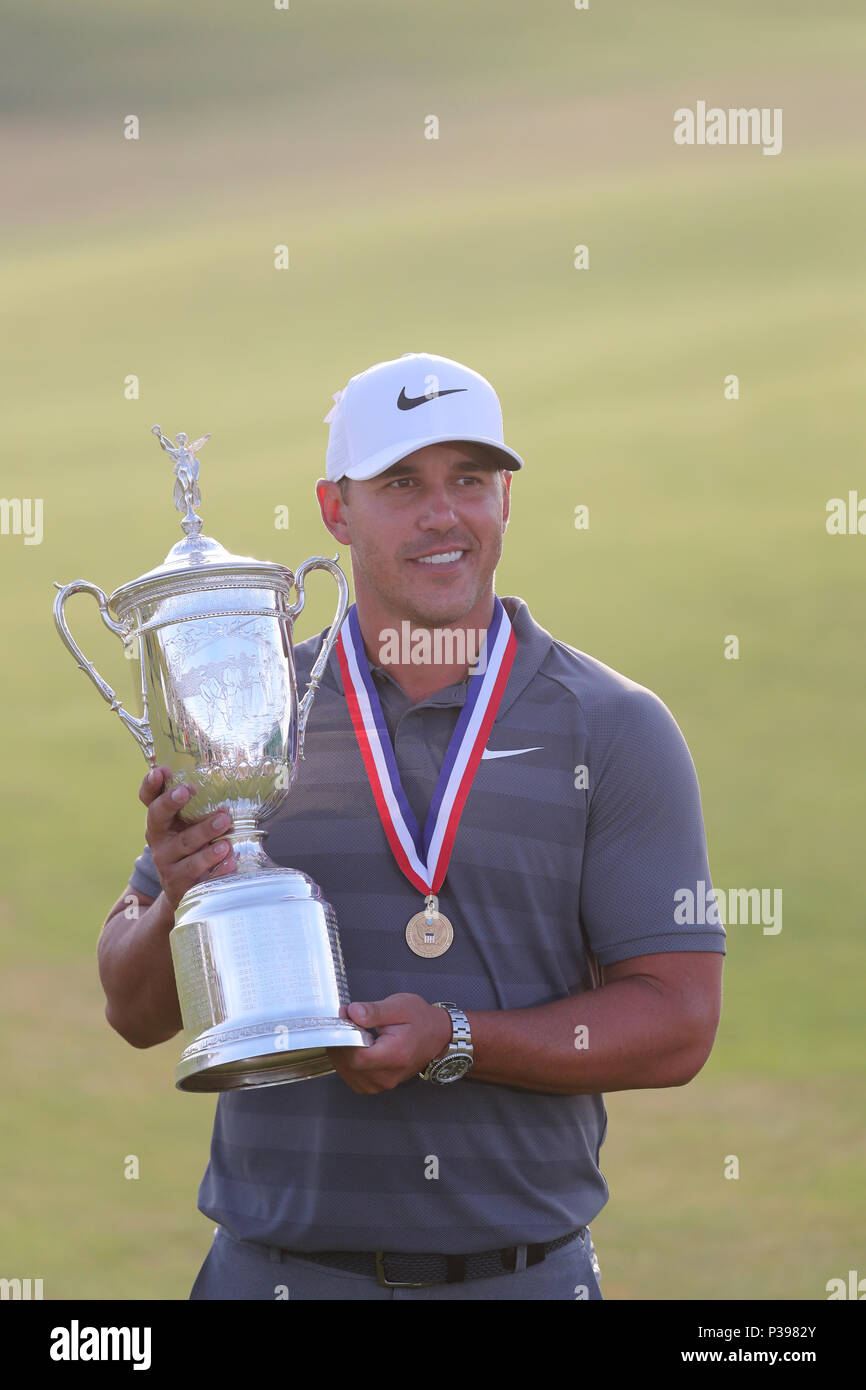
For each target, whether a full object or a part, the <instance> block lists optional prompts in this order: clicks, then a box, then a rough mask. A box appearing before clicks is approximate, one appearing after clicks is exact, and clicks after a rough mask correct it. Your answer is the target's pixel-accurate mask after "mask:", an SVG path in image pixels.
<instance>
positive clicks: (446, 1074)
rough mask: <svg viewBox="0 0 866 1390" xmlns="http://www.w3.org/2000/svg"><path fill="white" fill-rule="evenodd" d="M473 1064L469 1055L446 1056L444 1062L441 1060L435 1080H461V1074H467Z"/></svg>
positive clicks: (434, 1074)
mask: <svg viewBox="0 0 866 1390" xmlns="http://www.w3.org/2000/svg"><path fill="white" fill-rule="evenodd" d="M471 1066H472V1063H471V1062H470V1060H469V1058H468V1057H450V1058H446V1059H445V1061H444V1062H440V1064H439V1066H438V1067H437V1068H436V1070H435V1072H434V1073H433V1077H434V1080H436V1081H440V1082H445V1081H459V1080H460V1078H461V1076H465V1075H466V1073H467V1072H468V1070H469V1068H470V1067H471Z"/></svg>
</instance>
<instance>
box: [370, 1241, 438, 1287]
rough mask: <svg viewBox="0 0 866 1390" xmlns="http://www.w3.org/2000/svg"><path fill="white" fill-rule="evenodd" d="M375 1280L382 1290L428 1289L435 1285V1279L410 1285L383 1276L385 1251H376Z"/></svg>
mask: <svg viewBox="0 0 866 1390" xmlns="http://www.w3.org/2000/svg"><path fill="white" fill-rule="evenodd" d="M376 1280H377V1282H378V1284H379V1286H380V1288H383V1289H429V1288H431V1287H432V1286H433V1284H435V1283H437V1280H436V1279H424V1280H422V1282H421V1283H420V1284H410V1283H405V1282H401V1281H400V1280H396V1281H395V1280H393V1279H389V1278H387V1276H386V1274H385V1251H384V1250H377V1251H376Z"/></svg>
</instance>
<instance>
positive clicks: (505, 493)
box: [502, 469, 512, 531]
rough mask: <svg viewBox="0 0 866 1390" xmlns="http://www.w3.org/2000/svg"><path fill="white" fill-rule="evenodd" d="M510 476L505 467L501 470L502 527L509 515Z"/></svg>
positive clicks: (504, 525)
mask: <svg viewBox="0 0 866 1390" xmlns="http://www.w3.org/2000/svg"><path fill="white" fill-rule="evenodd" d="M511 478H512V475H511V473H510V472H509V471H508V470H507V469H503V470H502V529H503V531H504V530H505V528H506V526H507V525H508V518H509V516H510V515H511Z"/></svg>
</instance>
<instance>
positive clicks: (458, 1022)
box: [418, 1001, 475, 1085]
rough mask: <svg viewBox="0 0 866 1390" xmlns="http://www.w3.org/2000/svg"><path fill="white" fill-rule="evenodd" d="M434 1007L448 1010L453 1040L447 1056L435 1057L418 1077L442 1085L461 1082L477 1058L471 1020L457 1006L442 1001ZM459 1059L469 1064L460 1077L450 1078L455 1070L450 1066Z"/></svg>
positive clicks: (462, 1070)
mask: <svg viewBox="0 0 866 1390" xmlns="http://www.w3.org/2000/svg"><path fill="white" fill-rule="evenodd" d="M433 1007H434V1008H436V1009H447V1010H448V1013H449V1014H450V1016H451V1031H452V1038H451V1042H450V1044H449V1046H448V1051H447V1052H446V1053H445V1056H444V1057H434V1058H433V1060H432V1061H431V1062H429V1063H428V1065H427V1067H426V1068H425V1069H424V1071H420V1072H419V1073H418V1075H419V1076H420V1077H421V1078H422V1080H423V1081H438V1082H439V1084H440V1085H441V1084H443V1083H445V1082H446V1081H452V1080H459V1079H460V1077H461V1076H465V1075H466V1072H468V1071H469V1068H470V1067H471V1066H472V1063H473V1061H474V1060H475V1056H474V1049H473V1047H472V1032H471V1030H470V1027H469V1019H468V1018H467V1017H466V1015H465V1013H464V1012H463V1010H462V1009H460V1008H458V1007H457V1005H456V1004H450V1003H444V1002H441V1001H437V1003H436V1004H434V1006H433ZM457 1059H460V1060H461V1062H463V1063H464V1064H465V1063H468V1065H464V1066H463V1067H462V1069H461V1070H460V1072H459V1075H458V1076H449V1075H448V1074H447V1073H448V1072H452V1071H453V1070H454V1068H453V1067H452V1066H451V1065H450V1064H451V1063H453V1062H454V1061H456V1060H457ZM439 1072H442V1073H443V1075H442V1076H441V1078H440V1077H439V1076H438V1073H439Z"/></svg>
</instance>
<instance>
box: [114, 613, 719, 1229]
mask: <svg viewBox="0 0 866 1390" xmlns="http://www.w3.org/2000/svg"><path fill="white" fill-rule="evenodd" d="M502 602H503V604H504V606H505V609H506V612H507V613H508V616H509V617H510V618H511V620H512V622H513V625H514V632H515V636H516V638H517V651H516V655H515V659H514V665H513V667H512V670H511V673H510V676H509V679H508V683H507V686H506V689H505V693H504V696H503V699H502V703H501V705H500V707H499V711H498V713H497V716H496V720H495V723H494V724H493V727H492V730H491V733H490V736H489V739H488V743H487V749H486V750H485V756H484V758H483V759H482V761H481V763H480V764H479V767H478V772H477V775H476V778H475V782H474V784H473V786H472V789H471V791H470V793H469V796H468V798H467V801H466V805H465V807H464V810H463V815H462V817H461V820H460V824H459V828H458V831H457V835H456V838H455V841H454V850H453V854H452V857H451V861H450V864H449V868H448V873H447V876H446V879H445V882H444V884H443V886H442V888H441V889H440V891H439V901H440V905H441V909H442V911H443V912H444V913H445V915H446V916H447V917H448V918H449V919H450V920H451V922H452V924H453V926H454V942H453V945H452V946H451V949H450V950H449V951H447V952H446V953H445V955H443V956H439V957H437V958H435V959H432V960H426V959H423V958H421V957H419V956H416V955H414V954H413V952H412V951H411V950H410V949H409V947H408V946H407V944H406V940H405V937H404V929H405V926H406V923H407V921H408V920H409V918H410V917H411V916H412V914H413V913H415V912H417V911H419V910H420V908H421V906H422V899H421V894H420V893H419V892H418V890H417V889H416V888H414V887H413V886H412V885H411V884H410V883H409V882H408V880H407V879H406V878H404V876H403V874H402V873H401V872H400V870H399V868H398V867H397V864H396V863H395V861H394V859H393V857H392V854H391V850H390V848H389V846H388V843H387V840H386V838H385V832H384V830H383V829H382V825H381V823H380V821H379V817H378V814H377V811H376V806H375V803H374V801H373V795H372V792H371V790H370V787H369V784H368V781H367V777H366V774H365V770H364V764H363V761H362V758H361V753H360V750H359V748H358V744H357V740H356V737H355V733H354V730H353V728H352V724H351V720H350V717H349V710H348V706H347V702H346V698H345V694H344V691H343V684H342V677H341V674H340V668H339V665H338V662H337V658H336V654H335V653H333V652H332V654H331V658H330V661H329V663H328V666H327V667H326V670H325V674H324V676H323V679H322V683H321V686H320V689H319V691H318V692H317V694H316V697H315V700H314V702H313V708H312V713H311V715H310V721H309V724H308V726H307V734H306V748H305V752H306V758H305V761H304V762H303V763H301V765H300V768H299V770H298V775H297V779H296V782H295V785H294V787H293V788H292V791H291V793H290V795H289V796H288V797H287V798H286V801H285V802H284V804H283V806H282V808H281V809H280V811H279V813H278V814H277V815H276V816H275V817H274V818H273V819H272V820H271V821H269V822H268V823H267V824H268V830H269V833H268V837H267V849H268V852H269V853H270V855H271V857H272V858H273V859H274V860H275V861H276V862H277V863H279V864H283V865H287V866H291V867H293V868H297V869H302V870H303V871H304V872H305V873H307V874H310V875H311V877H312V878H313V879H315V881H316V882H317V883H318V884H319V885H320V886H321V888H322V890H323V893H324V896H325V897H326V898H327V899H328V900H329V901H330V902H331V903H332V905H333V907H334V909H335V911H336V914H337V921H338V923H339V929H340V936H341V940H342V945H343V954H344V957H345V962H346V971H347V974H348V980H349V987H350V990H351V994H352V998H353V999H358V1000H370V999H383V998H385V997H386V996H387V995H389V994H396V993H400V992H408V993H413V994H419V995H421V996H422V997H423V998H425V999H427V1000H428V1001H429V1002H430V1003H433V1002H435V1001H436V1000H440V999H447V1000H453V1001H455V1002H456V1003H457V1004H458V1005H459V1006H460V1007H461V1008H463V1009H466V1010H472V1009H520V1008H531V1007H534V1006H540V1005H544V1004H548V1003H550V1002H552V1001H553V1000H556V999H562V998H564V997H567V996H568V995H573V994H577V993H579V992H581V991H583V990H587V989H591V988H592V987H593V981H594V980H595V979H597V974H596V962H600V963H601V964H611V963H613V962H615V961H621V960H626V959H628V958H629V957H632V956H640V955H649V954H652V953H655V952H662V951H719V952H724V950H725V933H724V929H723V928H722V927H719V926H712V925H697V926H688V927H682V926H678V925H676V924H675V921H674V910H675V899H674V894H675V892H676V890H677V889H681V888H684V887H688V886H689V885H692V886H694V885H696V884H697V883H698V881H700V880H701V879H703V880H704V882H705V883H706V885H707V892H709V888H710V871H709V866H708V862H707V848H706V839H705V834H704V825H703V818H702V813H701V803H700V794H699V790H698V782H697V777H696V775H695V769H694V764H693V762H692V759H691V756H690V754H689V751H688V748H687V746H686V743H685V740H684V739H683V736H682V734H681V732H680V730H679V728H678V726H677V724H676V722H675V721H674V718H673V716H672V715H671V713H670V711H669V710H668V709H667V708H666V706H665V705H664V704H663V703H662V701H661V700H660V699H659V698H658V697H657V696H656V695H654V694H653V693H652V692H651V691H649V690H647V689H646V688H645V687H643V686H640V685H637V684H635V682H633V681H631V680H628V679H627V678H626V677H625V676H622V675H620V674H619V673H618V672H616V671H614V670H612V669H611V668H610V667H608V666H605V665H603V664H602V663H601V662H600V661H596V660H594V659H593V658H592V657H590V656H587V655H586V654H585V653H583V652H581V651H577V650H576V649H574V648H573V647H570V646H568V645H566V644H565V643H564V642H560V641H557V640H556V639H555V638H553V637H552V636H551V634H550V633H549V632H547V631H546V630H545V629H544V628H543V627H541V626H540V625H539V624H538V623H536V622H535V621H534V619H533V618H532V616H531V614H530V611H529V608H528V607H527V605H526V603H525V602H524V601H523V600H522V599H520V598H516V597H507V598H503V599H502ZM324 635H325V634H324V632H322V633H320V634H319V635H318V636H317V637H315V638H311V639H310V640H308V641H305V642H303V643H300V644H299V645H298V646H297V647H296V649H295V657H296V665H297V671H298V682H299V686H300V688H301V690H303V689H304V688H305V686H306V681H307V679H308V676H309V671H310V668H311V666H312V663H313V661H314V659H315V657H316V655H317V654H318V651H319V649H320V647H321V643H322V640H323V637H324ZM371 670H372V671H373V677H374V680H375V682H376V687H377V690H378V692H379V696H380V700H381V703H382V708H383V712H384V715H385V719H386V723H387V725H388V729H389V731H390V734H391V739H392V743H393V745H394V750H395V756H396V761H397V765H398V768H399V771H400V775H401V778H402V781H403V786H404V788H405V791H406V795H407V797H408V800H409V803H410V805H411V807H412V809H413V811H414V813H415V816H416V819H417V820H418V821H419V823H420V824H421V825H423V824H424V821H425V819H426V815H427V810H428V808H429V805H430V802H431V800H432V797H433V791H434V787H435V784H436V779H437V776H438V773H439V769H440V766H441V764H442V761H443V758H444V755H445V750H446V747H447V744H448V740H449V739H450V737H451V734H452V732H453V729H454V726H455V724H456V722H457V719H458V716H459V712H460V708H461V706H462V704H463V701H464V699H465V697H466V691H467V682H465V681H464V682H463V683H462V684H459V685H452V686H447V687H445V688H444V689H442V690H439V691H437V693H436V694H435V695H432V696H430V697H429V698H427V699H425V700H421V701H420V702H419V703H417V704H414V705H413V704H412V703H411V702H410V701H409V699H408V698H407V696H406V695H405V694H404V692H403V691H402V689H401V688H400V686H399V685H398V684H397V683H396V681H395V680H394V679H393V677H392V676H391V675H390V674H389V673H388V672H387V671H386V670H384V669H382V668H380V667H376V666H371ZM503 754H505V755H507V756H497V755H503ZM581 769H586V772H585V773H584V772H582V771H581ZM131 881H132V885H133V887H134V888H136V889H140V890H141V891H142V892H144V893H147V894H148V895H149V896H151V897H156V896H157V894H158V893H159V891H160V885H159V880H158V878H157V877H156V875H155V873H154V868H153V861H152V859H151V857H150V852H149V851H148V850H147V849H145V851H144V853H143V854H142V855H141V856H140V857H139V858H138V859H137V860H136V863H135V869H134V872H133V874H132V880H131ZM606 1127H607V1116H606V1112H605V1108H604V1103H603V1099H602V1097H601V1095H552V1094H546V1093H543V1092H540V1091H530V1090H524V1089H522V1088H520V1087H517V1086H502V1085H494V1084H492V1083H487V1082H482V1081H474V1080H472V1079H471V1078H468V1079H466V1080H465V1081H458V1082H455V1083H454V1084H452V1085H449V1086H432V1085H429V1084H428V1083H426V1082H424V1081H421V1080H420V1079H417V1078H413V1079H412V1080H410V1081H406V1082H404V1083H403V1084H402V1085H400V1086H398V1087H397V1088H396V1089H395V1090H393V1091H386V1092H382V1093H380V1094H378V1095H374V1096H362V1095H356V1094H355V1093H354V1091H352V1090H351V1089H350V1088H349V1087H348V1086H347V1085H346V1084H345V1083H344V1082H343V1081H342V1080H341V1079H340V1078H339V1077H338V1076H336V1075H331V1076H326V1077H320V1078H317V1079H315V1080H313V1081H305V1082H301V1083H298V1084H293V1085H282V1086H274V1087H265V1088H261V1089H255V1088H254V1089H252V1090H247V1091H231V1092H226V1093H224V1094H222V1095H220V1096H219V1099H218V1101H217V1107H216V1116H215V1123H214V1131H213V1140H212V1144H211V1153H210V1161H209V1163H208V1167H207V1170H206V1172H205V1175H204V1178H203V1180H202V1183H201V1187H200V1190H199V1208H200V1210H201V1211H202V1212H204V1213H205V1215H207V1216H208V1217H210V1218H211V1219H212V1220H214V1221H217V1222H219V1223H220V1224H221V1225H222V1226H224V1227H225V1228H226V1229H227V1230H228V1232H229V1233H230V1234H231V1235H233V1236H235V1237H237V1238H239V1239H242V1240H254V1241H261V1242H265V1243H267V1244H272V1245H279V1246H283V1247H286V1248H289V1249H296V1250H338V1249H339V1250H394V1251H436V1252H445V1253H461V1252H462V1253H468V1252H470V1251H475V1250H486V1249H490V1248H492V1247H499V1246H504V1245H512V1244H520V1243H524V1242H533V1241H543V1240H552V1239H555V1238H556V1237H557V1236H561V1235H564V1234H565V1233H566V1232H567V1231H571V1230H573V1229H574V1228H575V1227H577V1226H584V1225H588V1224H589V1222H591V1221H592V1220H593V1218H594V1217H595V1216H596V1215H597V1214H598V1212H599V1211H600V1210H601V1208H602V1207H603V1206H604V1205H605V1203H606V1201H607V1197H608V1188H607V1183H606V1182H605V1179H604V1177H603V1175H602V1173H601V1171H600V1168H599V1150H600V1147H601V1144H602V1142H603V1140H604V1136H605V1131H606ZM434 1158H435V1159H436V1160H437V1162H436V1163H435V1164H434V1163H432V1162H431V1159H434ZM437 1172H438V1176H432V1174H434V1173H437Z"/></svg>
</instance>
